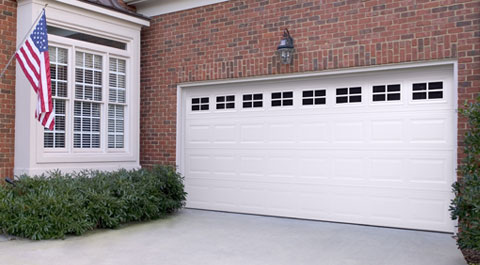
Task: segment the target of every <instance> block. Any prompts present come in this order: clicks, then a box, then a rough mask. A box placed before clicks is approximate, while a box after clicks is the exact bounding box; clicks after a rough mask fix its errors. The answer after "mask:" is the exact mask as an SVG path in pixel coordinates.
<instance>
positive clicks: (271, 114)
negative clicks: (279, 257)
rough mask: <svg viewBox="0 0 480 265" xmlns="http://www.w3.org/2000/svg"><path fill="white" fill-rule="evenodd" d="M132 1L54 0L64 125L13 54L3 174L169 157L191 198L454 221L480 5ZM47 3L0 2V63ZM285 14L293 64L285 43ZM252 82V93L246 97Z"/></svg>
mask: <svg viewBox="0 0 480 265" xmlns="http://www.w3.org/2000/svg"><path fill="white" fill-rule="evenodd" d="M123 2H125V3H127V4H129V5H130V6H134V7H133V8H132V7H126V6H125V5H123V3H122V4H119V3H118V2H117V1H115V0H84V1H73V0H61V1H60V0H59V1H48V3H49V7H48V8H47V14H48V15H47V23H48V26H49V27H50V28H49V29H48V33H49V51H50V52H51V53H52V56H51V58H53V59H54V60H53V61H52V60H51V64H50V65H51V67H52V68H53V69H54V70H53V71H52V73H54V74H55V78H53V77H52V82H54V83H55V85H56V86H58V87H59V88H62V89H63V90H61V91H60V89H58V90H57V91H56V92H55V96H54V102H56V103H55V104H57V103H58V106H59V112H58V114H59V115H58V117H59V119H58V121H59V122H58V123H57V124H60V125H62V126H59V127H60V128H55V129H54V130H53V131H45V130H44V129H43V128H41V127H40V126H39V125H38V123H37V122H36V121H35V119H34V118H33V115H32V113H33V110H34V109H33V107H34V106H35V102H36V98H35V96H34V95H33V93H31V91H30V90H28V89H24V88H26V87H28V86H29V84H28V81H27V80H26V78H25V76H24V75H23V74H19V73H21V72H20V70H19V67H18V66H17V67H16V74H15V69H14V65H12V66H10V68H9V69H8V71H7V74H6V76H5V77H4V78H3V79H2V81H1V83H0V84H1V88H0V139H1V142H0V177H1V178H5V177H9V176H12V175H13V174H16V175H19V174H23V173H26V174H29V175H34V174H40V173H43V172H45V171H47V170H51V169H61V170H64V171H73V170H78V169H84V168H88V169H101V170H114V169H118V168H127V169H132V168H138V167H140V166H143V167H151V166H153V165H155V164H169V165H177V166H178V168H179V171H180V173H182V174H184V175H185V187H186V190H187V192H188V193H189V199H188V201H187V206H188V207H193V208H201V209H212V210H223V211H232V212H244V213H254V214H264V215H277V216H288V217H296V218H307V219H316V220H331V221H339V222H347V223H348V222H349V223H361V224H369V225H380V226H390V227H402V228H413V229H426V230H432V231H444V232H453V231H454V223H453V222H452V221H451V220H450V217H449V213H448V206H449V204H450V200H451V197H452V193H451V184H452V182H453V181H454V179H456V173H455V167H456V165H457V164H458V163H460V162H461V159H462V158H463V154H462V148H461V147H462V145H463V142H462V141H463V135H464V133H465V130H466V128H467V123H466V120H465V119H464V118H463V117H460V116H458V114H457V113H456V108H457V106H462V105H463V103H464V102H465V101H470V102H473V101H474V100H475V99H476V97H477V96H478V94H479V92H480V15H479V14H480V2H478V1H476V0H465V1H453V0H445V1H440V0H438V1H436V0H433V1H426V0H418V1H415V3H412V2H409V1H378V0H370V1H360V0H350V1H313V0H304V1H295V0H290V1H287V0H246V1H239V0H208V1H205V2H202V3H199V2H198V1H196V0H182V1H170V2H169V1H167V2H163V1H150V0H142V1H137V0H125V1H123ZM207 2H208V3H210V4H208V5H206V4H205V3H207ZM46 3H47V1H46V0H17V1H3V2H0V6H1V7H2V13H1V14H0V21H1V23H0V31H1V33H2V34H3V36H4V37H3V38H2V40H1V41H0V50H1V51H2V53H1V54H2V56H0V62H2V64H4V65H5V64H6V62H7V60H8V59H9V56H11V54H12V53H13V52H14V50H15V44H16V42H17V43H18V42H19V41H20V40H19V36H23V35H22V34H25V32H27V31H28V25H31V24H32V23H33V22H34V21H35V18H36V17H38V14H40V13H41V11H42V8H43V7H44V6H45V4H46ZM17 6H18V7H17ZM135 9H136V10H137V13H135V12H134V11H133V10H135ZM141 14H143V15H145V16H150V18H146V17H145V16H142V15H141ZM16 17H17V19H18V20H21V21H17V19H16ZM88 25H95V27H94V28H93V27H90V26H88ZM285 28H288V30H289V31H290V33H291V36H292V37H293V38H294V40H295V52H294V58H293V63H292V64H289V65H286V64H282V63H281V61H280V59H279V56H278V55H277V53H276V51H277V45H278V43H279V41H280V39H281V38H282V32H283V30H284V29H285ZM53 54H55V55H53ZM62 73H63V74H62ZM403 75H405V76H403ZM52 76H53V75H52ZM373 78H378V79H377V80H379V81H378V82H380V83H375V82H377V81H376V80H375V82H373V81H372V79H373ZM322 86H323V87H322ZM390 86H391V87H392V89H393V90H392V91H393V92H392V91H390V90H389V89H390ZM379 87H380V90H379V91H380V92H379V91H375V89H378V88H379ZM382 87H383V90H382ZM427 87H428V89H427ZM362 88H363V89H362ZM59 91H60V92H61V93H60V92H59ZM246 91H250V92H246ZM342 91H343V92H342ZM382 91H383V92H382ZM317 92H318V95H317ZM390 92H392V93H390ZM309 93H310V96H308V95H309ZM314 93H315V94H314ZM322 93H323V94H322ZM378 93H380V94H381V95H379V94H378ZM345 94H347V96H345ZM354 94H355V95H354ZM391 94H393V95H391ZM256 96H259V97H260V101H259V102H257V103H260V108H257V109H246V108H248V107H249V106H250V107H251V106H252V105H253V104H255V102H254V101H255V97H256ZM317 96H318V97H317ZM387 96H392V100H391V101H390V99H388V100H387ZM416 96H420V97H419V98H415V97H416ZM431 96H432V98H431ZM249 97H250V98H249ZM262 97H263V98H262ZM283 97H285V98H283ZM279 98H280V99H279ZM376 98H380V99H382V98H383V101H384V102H375V101H377V100H376ZM313 99H315V102H316V101H317V99H318V100H319V101H318V102H320V103H319V105H322V104H323V105H322V106H306V105H308V104H306V103H305V102H307V103H308V102H309V100H310V102H313ZM353 99H355V101H351V100H353ZM417 99H420V100H417ZM204 100H205V101H204ZM209 100H210V102H209ZM322 100H323V101H322ZM341 100H345V101H341ZM215 101H216V104H215ZM227 101H228V102H229V103H226V102H227ZM269 101H271V102H269ZM274 101H275V102H274ZM205 102H206V104H204V103H205ZM220 102H223V103H220ZM322 102H323V103H322ZM325 102H327V103H325ZM219 103H220V104H219ZM274 103H275V104H276V105H275V104H274ZM278 103H279V104H278ZM284 103H285V104H287V103H288V104H287V105H283V104H284ZM341 103H349V104H345V105H340V104H341ZM350 103H353V104H350ZM229 104H230V106H231V109H230V110H227V108H229V107H226V106H228V105H229ZM249 104H250V105H249ZM262 104H263V106H262ZM316 104H317V103H315V105H316ZM311 105H313V103H311ZM56 106H57V105H56ZM219 106H220V107H219ZM277 106H286V108H277ZM310 107H312V108H310ZM204 108H205V109H206V110H207V111H205V112H201V113H198V112H194V111H195V110H204ZM209 108H210V109H209ZM250 110H252V111H250ZM197 114H200V115H197ZM250 119H251V120H250ZM272 119H273V120H274V122H272ZM251 121H255V124H252V123H251ZM192 124H193V126H191V125H192ZM188 126H190V127H188ZM195 126H196V127H195ZM373 126H377V127H376V128H373ZM185 128H187V129H185ZM232 128H233V129H232ZM245 128H247V129H248V128H250V129H248V130H250V131H248V132H247V131H244V132H246V133H245V134H244V135H242V130H243V129H245ZM275 128H277V129H275ZM305 128H310V129H305ZM217 129H218V130H217ZM247 129H245V130H247ZM245 135H246V137H250V138H249V139H250V140H252V139H253V140H252V141H250V140H248V141H244V140H243V138H242V137H244V136H245ZM337 136H338V137H337ZM189 137H190V138H189ZM192 137H197V138H196V139H197V140H195V139H193V138H192ZM215 137H217V138H215ZM262 137H263V138H262ZM302 137H303V138H302ZM322 137H323V138H322ZM336 137H337V138H336ZM375 137H377V138H375ZM320 138H321V139H320ZM456 138H457V139H456ZM192 139H193V140H192ZM217 140H218V141H217ZM189 148H190V149H189ZM272 150H273V151H272ZM188 152H190V153H188ZM295 152H296V153H295ZM304 169H305V170H307V171H308V170H309V171H308V172H301V171H302V170H304ZM302 174H303V175H302ZM289 181H290V182H289ZM265 194H268V196H270V197H269V199H268V200H265V196H266V195H265ZM289 196H290V197H289ZM342 196H343V197H342ZM385 201H390V202H391V203H393V205H395V206H392V207H387V206H386V205H388V204H386V203H385ZM328 202H335V203H328ZM299 205H302V206H303V205H308V207H310V208H309V209H306V208H300V207H298V206H299ZM322 207H323V208H322ZM392 209H393V210H392ZM345 213H346V214H345Z"/></svg>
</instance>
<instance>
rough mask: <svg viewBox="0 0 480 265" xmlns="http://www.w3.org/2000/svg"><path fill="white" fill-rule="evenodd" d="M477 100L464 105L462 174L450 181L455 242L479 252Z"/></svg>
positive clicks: (479, 119) (479, 125)
mask: <svg viewBox="0 0 480 265" xmlns="http://www.w3.org/2000/svg"><path fill="white" fill-rule="evenodd" d="M479 102H480V100H477V102H475V103H470V104H467V105H465V108H464V109H462V110H461V113H462V114H463V115H464V116H465V117H467V119H468V125H469V126H468V130H467V133H466V134H465V140H464V143H465V147H464V148H465V149H464V152H465V155H466V157H465V159H464V160H463V163H462V165H461V166H460V167H459V173H460V175H461V177H460V178H459V180H458V181H457V182H455V183H454V184H453V191H454V193H455V198H454V199H453V200H452V204H451V206H450V211H451V215H452V218H453V219H454V220H456V219H459V233H458V235H457V244H458V246H459V247H460V248H461V249H471V250H474V251H477V252H478V251H480V159H479V158H480V103H479Z"/></svg>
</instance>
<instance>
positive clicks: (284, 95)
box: [283, 91, 293, 98]
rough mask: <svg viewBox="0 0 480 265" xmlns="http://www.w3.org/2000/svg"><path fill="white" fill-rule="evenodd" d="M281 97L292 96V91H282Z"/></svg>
mask: <svg viewBox="0 0 480 265" xmlns="http://www.w3.org/2000/svg"><path fill="white" fill-rule="evenodd" d="M283 97H284V98H293V92H292V91H289V92H283Z"/></svg>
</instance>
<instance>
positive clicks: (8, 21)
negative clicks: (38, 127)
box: [0, 0, 17, 179]
mask: <svg viewBox="0 0 480 265" xmlns="http://www.w3.org/2000/svg"><path fill="white" fill-rule="evenodd" d="M0 35H1V36H2V37H1V38H0V68H1V70H3V68H4V67H5V66H6V64H7V62H8V60H9V59H10V57H11V56H12V54H13V53H14V52H15V48H16V36H17V2H16V1H14V0H0ZM1 70H0V71H1ZM14 137H15V60H14V61H13V62H12V64H11V65H10V66H9V67H8V70H7V72H6V73H5V76H4V77H3V78H2V79H1V80H0V179H1V178H5V177H7V176H8V177H12V176H13V156H14V148H15V146H14Z"/></svg>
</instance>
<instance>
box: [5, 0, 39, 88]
mask: <svg viewBox="0 0 480 265" xmlns="http://www.w3.org/2000/svg"><path fill="white" fill-rule="evenodd" d="M47 6H48V4H45V6H44V7H43V8H42V12H40V15H38V17H37V19H35V22H34V23H33V25H32V27H31V28H30V29H29V30H28V32H27V34H26V35H25V37H24V38H23V40H22V41H21V42H20V45H19V46H18V47H17V48H16V49H15V52H14V53H13V55H12V57H10V60H8V63H7V65H6V66H5V68H3V70H2V73H1V74H0V80H2V78H3V75H4V74H5V72H6V71H7V68H8V67H9V66H10V64H11V63H12V60H13V58H14V57H15V54H16V53H17V51H18V48H19V47H21V46H22V45H23V43H24V42H25V40H26V39H27V38H28V35H30V33H31V32H32V30H33V28H35V26H36V25H37V22H38V21H39V20H40V18H41V17H42V15H43V12H45V8H47Z"/></svg>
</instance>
